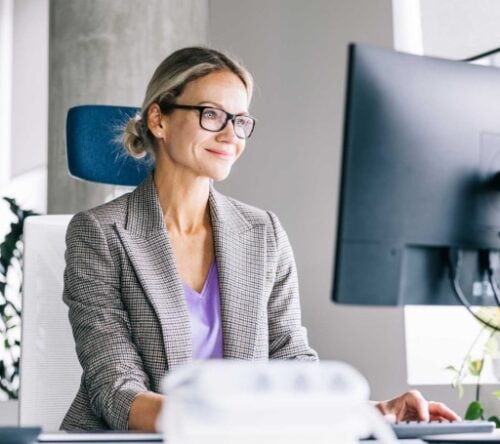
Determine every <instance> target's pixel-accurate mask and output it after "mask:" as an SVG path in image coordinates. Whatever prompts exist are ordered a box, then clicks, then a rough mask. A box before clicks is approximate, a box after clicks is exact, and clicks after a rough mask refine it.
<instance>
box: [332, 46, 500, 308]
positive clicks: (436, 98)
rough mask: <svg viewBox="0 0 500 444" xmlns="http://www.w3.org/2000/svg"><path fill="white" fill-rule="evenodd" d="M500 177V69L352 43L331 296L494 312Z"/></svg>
mask: <svg viewBox="0 0 500 444" xmlns="http://www.w3.org/2000/svg"><path fill="white" fill-rule="evenodd" d="M499 171H500V69H498V68H494V67H485V66H478V65H471V64H468V63H464V62H459V61H451V60H443V59H437V58H432V57H423V56H415V55H410V54H404V53H399V52H396V51H392V50H386V49H379V48H373V47H368V46H364V45H351V46H350V48H349V63H348V79H347V97H346V109H345V125H344V143H343V160H342V172H341V191H340V199H339V217H338V221H339V223H338V231H337V248H336V256H335V273H334V285H333V292H332V294H333V300H334V301H335V302H338V303H349V304H366V305H403V304H440V305H447V304H457V299H456V297H455V295H454V292H453V289H452V285H450V280H449V266H448V262H449V255H450V252H454V251H455V252H456V251H459V252H460V257H461V276H460V281H461V286H462V288H463V291H464V294H465V295H466V296H467V297H468V299H469V302H470V304H472V305H496V302H495V299H494V298H493V291H492V288H491V286H490V285H489V284H488V281H487V280H486V277H485V270H484V261H485V259H484V258H485V254H486V257H488V256H487V255H488V254H489V252H491V251H496V250H500V191H499V189H500V188H499V186H498V184H497V182H498V175H497V173H498V172H499ZM497 275H498V276H497ZM493 277H494V278H495V279H496V278H500V273H498V272H497V271H494V273H493Z"/></svg>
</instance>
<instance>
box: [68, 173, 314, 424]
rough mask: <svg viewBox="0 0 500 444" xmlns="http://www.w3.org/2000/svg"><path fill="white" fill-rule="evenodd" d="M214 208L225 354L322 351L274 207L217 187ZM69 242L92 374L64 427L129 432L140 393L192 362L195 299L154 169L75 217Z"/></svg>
mask: <svg viewBox="0 0 500 444" xmlns="http://www.w3.org/2000/svg"><path fill="white" fill-rule="evenodd" d="M209 208H210V216H211V220H212V226H213V236H214V249H215V258H216V262H217V269H218V281H219V287H220V297H221V316H222V330H223V340H224V357H225V358H229V359H240V360H267V359H304V360H316V359H317V355H316V353H315V352H314V351H313V350H312V349H311V348H310V347H309V345H308V341H307V336H306V332H305V329H304V328H303V327H302V326H301V319H300V306H299V296H298V284H297V274H296V269H295V263H294V258H293V254H292V250H291V247H290V244H289V242H288V238H287V236H286V234H285V232H284V230H283V228H282V227H281V226H280V224H279V222H278V219H277V218H276V216H275V215H273V214H272V213H270V212H265V211H262V210H259V209H257V208H253V207H251V206H248V205H245V204H242V203H240V202H238V201H236V200H234V199H231V198H228V197H226V196H223V195H222V194H220V193H218V192H216V191H215V190H214V189H213V188H211V190H210V197H209ZM66 246H67V249H66V270H65V273H64V294H63V299H64V302H65V303H66V304H67V305H68V307H69V319H70V322H71V326H72V329H73V335H74V338H75V342H76V351H77V354H78V358H79V360H80V364H81V366H82V368H83V374H82V379H81V385H80V389H79V391H78V393H77V395H76V397H75V399H74V401H73V403H72V405H71V407H70V409H69V411H68V413H67V414H66V417H65V418H64V421H63V423H62V425H61V428H62V429H64V430H73V431H76V430H97V429H101V430H102V429H116V430H126V429H127V426H128V413H129V408H130V405H131V403H132V401H133V399H134V397H135V396H136V395H137V394H139V393H141V392H145V391H148V390H151V391H154V392H160V383H161V380H162V378H163V376H164V375H165V373H166V372H167V371H169V370H171V369H173V368H175V367H177V366H179V365H182V364H185V363H187V362H189V361H190V360H191V359H192V345H191V330H190V321H189V315H188V310H187V305H186V301H185V298H184V292H183V288H182V282H181V278H180V276H179V274H178V271H177V269H176V265H175V259H174V255H173V252H172V248H171V245H170V243H169V239H168V233H167V231H166V229H165V225H164V222H163V215H162V211H161V208H160V205H159V200H158V197H157V193H156V188H155V186H154V183H153V180H152V175H150V176H149V177H148V178H147V179H146V180H145V181H144V182H143V183H142V184H141V185H139V187H138V188H137V189H136V190H135V191H133V192H132V193H129V194H126V195H124V196H121V197H119V198H118V199H115V200H114V201H112V202H109V203H107V204H104V205H102V206H100V207H97V208H94V209H92V210H88V211H84V212H81V213H78V214H77V215H75V216H74V217H73V219H72V220H71V222H70V224H69V227H68V231H67V234H66Z"/></svg>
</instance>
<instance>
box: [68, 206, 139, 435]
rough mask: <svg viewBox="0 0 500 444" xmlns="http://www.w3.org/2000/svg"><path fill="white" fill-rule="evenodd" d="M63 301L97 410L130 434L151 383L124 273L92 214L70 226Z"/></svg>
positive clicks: (111, 424) (97, 412)
mask: <svg viewBox="0 0 500 444" xmlns="http://www.w3.org/2000/svg"><path fill="white" fill-rule="evenodd" d="M63 299H64V302H65V303H66V304H67V306H68V307H69V319H70V323H71V327H72V329H73V336H74V338H75V342H76V352H77V355H78V359H79V361H80V364H81V366H82V368H83V381H82V382H84V384H85V387H86V389H87V391H88V395H89V399H90V405H91V408H92V410H93V412H94V414H95V415H97V416H98V417H100V418H103V419H104V420H105V421H106V422H107V424H108V425H109V427H110V428H111V429H116V430H126V429H127V428H128V414H129V410H130V405H131V403H132V401H133V399H134V398H135V396H136V395H137V394H139V393H141V392H145V391H147V390H148V386H149V380H148V377H147V375H146V373H145V372H144V369H143V365H142V360H141V358H140V356H139V354H138V353H137V350H136V347H135V345H134V343H133V341H132V337H131V329H130V321H129V317H128V314H127V311H126V309H125V307H124V305H123V302H122V299H121V295H120V270H119V268H118V267H117V266H116V265H115V264H114V262H113V259H112V257H111V254H110V251H109V248H108V243H107V240H106V236H105V234H104V232H103V229H102V227H101V225H100V223H99V221H98V220H97V219H96V217H95V216H94V215H93V213H92V212H83V213H79V214H77V215H76V216H74V218H73V219H72V220H71V222H70V224H69V227H68V231H67V234H66V270H65V272H64V293H63Z"/></svg>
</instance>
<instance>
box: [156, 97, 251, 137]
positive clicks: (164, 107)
mask: <svg viewBox="0 0 500 444" xmlns="http://www.w3.org/2000/svg"><path fill="white" fill-rule="evenodd" d="M158 105H159V107H160V110H161V112H162V113H166V112H168V111H169V110H172V109H184V110H195V111H198V113H199V115H200V119H199V124H200V128H201V129H204V130H205V131H209V132H211V133H219V132H220V131H223V130H224V128H226V126H227V123H228V122H229V121H231V122H232V123H233V131H234V128H235V126H234V121H235V119H236V117H248V118H249V119H251V120H252V122H253V126H252V129H251V130H250V134H249V135H248V136H247V137H240V136H238V134H236V131H234V135H235V136H236V137H237V138H238V139H241V140H247V139H250V136H251V135H252V133H253V131H254V129H255V123H256V120H255V117H252V116H248V115H245V114H232V113H229V112H227V111H226V110H224V109H222V108H217V107H216V106H213V105H182V104H179V103H161V102H159V103H158ZM208 108H211V109H216V110H219V111H222V112H223V113H224V114H225V115H226V121H225V122H224V123H223V125H222V127H221V128H220V129H218V130H212V129H208V128H205V127H204V126H203V125H202V124H201V121H202V118H203V117H202V116H203V111H205V110H206V109H208Z"/></svg>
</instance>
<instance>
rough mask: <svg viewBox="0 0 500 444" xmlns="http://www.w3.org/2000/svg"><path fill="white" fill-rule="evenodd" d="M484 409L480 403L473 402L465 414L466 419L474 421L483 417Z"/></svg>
mask: <svg viewBox="0 0 500 444" xmlns="http://www.w3.org/2000/svg"><path fill="white" fill-rule="evenodd" d="M483 413H484V409H483V406H482V405H481V403H480V402H479V401H472V402H471V403H470V404H469V407H467V411H466V412H465V419H468V420H474V419H480V418H482V417H483Z"/></svg>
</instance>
